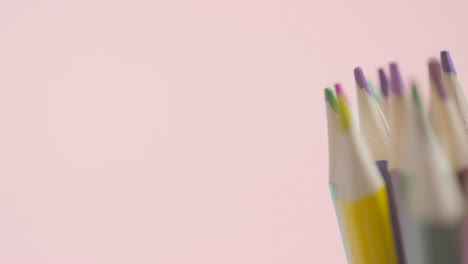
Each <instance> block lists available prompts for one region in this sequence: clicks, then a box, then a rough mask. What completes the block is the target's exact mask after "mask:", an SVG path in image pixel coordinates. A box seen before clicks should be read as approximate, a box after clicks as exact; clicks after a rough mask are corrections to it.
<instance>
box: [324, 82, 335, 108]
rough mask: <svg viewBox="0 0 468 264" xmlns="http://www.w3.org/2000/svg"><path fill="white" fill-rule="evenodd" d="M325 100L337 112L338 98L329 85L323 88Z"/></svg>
mask: <svg viewBox="0 0 468 264" xmlns="http://www.w3.org/2000/svg"><path fill="white" fill-rule="evenodd" d="M325 100H326V101H327V103H328V104H329V105H330V106H331V108H332V109H333V111H335V112H338V99H337V98H336V95H335V92H334V91H333V89H332V88H330V87H327V88H325Z"/></svg>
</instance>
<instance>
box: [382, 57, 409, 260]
mask: <svg viewBox="0 0 468 264" xmlns="http://www.w3.org/2000/svg"><path fill="white" fill-rule="evenodd" d="M390 81H391V85H390V86H391V89H390V90H391V92H390V94H389V102H390V106H389V119H390V120H389V121H390V134H391V135H392V136H391V141H390V153H391V154H390V160H389V165H388V169H389V176H388V180H387V181H388V186H389V187H390V189H391V193H392V203H391V204H390V206H392V207H393V209H394V213H393V214H394V219H393V221H394V222H395V225H396V226H398V228H399V234H398V235H399V237H398V239H399V241H398V242H399V243H400V244H399V247H400V249H401V250H400V253H401V257H400V259H399V261H400V263H414V259H413V258H411V254H410V253H411V249H410V248H409V247H410V243H409V239H410V237H409V230H408V229H409V226H408V221H407V217H406V207H405V204H406V201H405V197H404V192H403V190H402V187H403V188H405V185H406V183H407V181H406V178H407V176H408V175H405V174H403V173H402V169H403V168H404V164H405V156H406V153H405V144H406V142H405V138H406V132H407V120H406V119H407V117H408V115H407V112H408V111H409V110H410V104H409V101H408V100H409V99H410V98H409V96H408V95H409V93H408V91H407V90H406V87H405V84H404V83H403V79H402V77H401V74H400V70H399V68H398V65H397V64H396V63H391V64H390Z"/></svg>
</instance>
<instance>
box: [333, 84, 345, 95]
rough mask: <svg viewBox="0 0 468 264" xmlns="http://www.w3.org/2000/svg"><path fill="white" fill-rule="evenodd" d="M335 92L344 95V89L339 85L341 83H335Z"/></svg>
mask: <svg viewBox="0 0 468 264" xmlns="http://www.w3.org/2000/svg"><path fill="white" fill-rule="evenodd" d="M335 92H336V95H342V96H345V94H344V91H343V87H342V86H341V83H336V84H335Z"/></svg>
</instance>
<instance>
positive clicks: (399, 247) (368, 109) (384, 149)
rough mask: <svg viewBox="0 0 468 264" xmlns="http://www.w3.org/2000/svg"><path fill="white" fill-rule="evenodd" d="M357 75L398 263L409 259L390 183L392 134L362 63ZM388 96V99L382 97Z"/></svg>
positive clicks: (362, 117)
mask: <svg viewBox="0 0 468 264" xmlns="http://www.w3.org/2000/svg"><path fill="white" fill-rule="evenodd" d="M354 78H355V80H356V88H357V89H356V90H357V91H356V95H357V101H358V109H359V126H360V129H361V134H362V136H363V138H364V141H365V143H366V144H367V146H368V148H369V150H370V153H371V156H372V158H373V160H374V161H375V162H376V164H377V167H378V168H379V171H380V174H381V175H382V177H383V179H384V182H385V185H386V188H387V199H388V204H389V210H390V216H391V220H392V221H391V222H392V230H393V237H394V241H395V249H396V253H397V257H398V263H406V261H405V260H406V257H405V254H404V250H403V244H402V241H401V230H400V225H399V222H398V215H397V212H396V205H395V197H394V194H393V189H392V186H391V183H390V178H389V177H390V174H389V172H388V159H389V156H390V134H389V130H388V125H387V121H386V119H385V117H384V115H383V113H382V112H381V110H380V107H379V106H378V104H377V102H376V100H375V99H374V97H373V96H372V90H371V89H370V86H367V85H366V84H368V82H367V81H366V77H365V75H364V72H363V71H362V69H361V68H360V67H357V68H356V69H354ZM383 100H386V99H383Z"/></svg>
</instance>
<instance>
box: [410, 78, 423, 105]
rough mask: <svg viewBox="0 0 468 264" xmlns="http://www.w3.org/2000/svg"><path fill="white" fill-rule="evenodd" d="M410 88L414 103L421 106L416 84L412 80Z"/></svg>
mask: <svg viewBox="0 0 468 264" xmlns="http://www.w3.org/2000/svg"><path fill="white" fill-rule="evenodd" d="M411 89H412V90H413V100H414V102H415V103H416V105H417V106H418V107H419V108H421V105H422V104H421V98H420V97H419V92H418V85H417V84H416V82H413V83H412V84H411Z"/></svg>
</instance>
